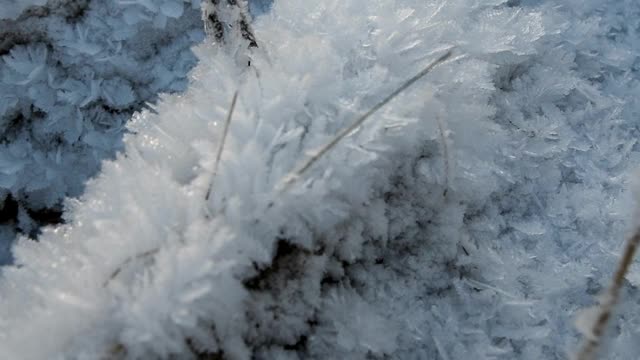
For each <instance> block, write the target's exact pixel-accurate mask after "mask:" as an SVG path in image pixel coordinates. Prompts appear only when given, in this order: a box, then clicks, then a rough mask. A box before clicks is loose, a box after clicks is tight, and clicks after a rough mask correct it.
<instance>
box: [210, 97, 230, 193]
mask: <svg viewBox="0 0 640 360" xmlns="http://www.w3.org/2000/svg"><path fill="white" fill-rule="evenodd" d="M237 100H238V92H237V91H236V92H235V93H234V94H233V99H231V106H230V107H229V112H228V113H227V119H226V120H225V122H224V128H223V129H222V138H221V139H220V144H219V145H218V151H217V153H216V160H215V162H214V163H213V173H212V175H211V181H210V183H209V188H208V189H207V194H206V195H205V197H204V199H205V200H209V197H211V191H212V189H213V182H214V181H215V179H216V175H217V174H218V166H219V165H220V159H222V152H223V151H224V145H225V143H226V141H227V135H228V134H229V124H231V118H232V117H233V111H234V110H235V109H236V101H237Z"/></svg>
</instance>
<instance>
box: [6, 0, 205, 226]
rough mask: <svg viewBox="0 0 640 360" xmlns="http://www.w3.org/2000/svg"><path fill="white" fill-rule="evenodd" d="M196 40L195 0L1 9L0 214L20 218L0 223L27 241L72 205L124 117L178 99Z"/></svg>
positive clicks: (74, 1) (73, 1) (117, 136)
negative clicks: (68, 200)
mask: <svg viewBox="0 0 640 360" xmlns="http://www.w3.org/2000/svg"><path fill="white" fill-rule="evenodd" d="M38 5H40V6H38ZM24 9H28V10H25V11H24V12H22V11H21V10H24ZM12 14H13V15H12ZM202 39H203V32H202V25H201V21H200V12H199V1H197V0H194V1H191V0H188V1H186V2H185V1H183V0H166V1H165V0H149V1H88V0H50V1H48V2H47V3H46V4H45V2H44V1H24V0H20V1H17V3H16V2H15V1H8V3H7V0H3V1H0V143H1V144H0V209H1V208H2V207H3V206H4V207H11V206H15V203H17V204H18V205H19V208H20V212H21V213H22V214H24V215H25V216H21V217H14V218H11V217H10V216H9V217H7V218H2V219H0V221H3V222H4V223H5V224H7V225H9V224H10V223H12V222H14V226H15V227H16V228H18V229H19V230H21V231H22V232H23V233H27V234H29V233H33V232H34V230H36V229H37V226H38V222H39V217H38V215H37V213H38V212H42V211H51V210H54V211H56V210H58V209H57V208H59V205H60V203H61V201H62V199H64V197H65V196H77V195H80V194H81V192H82V189H83V186H84V183H85V182H86V180H87V179H88V178H89V177H90V176H93V175H94V174H95V173H96V171H98V169H99V165H100V162H101V161H102V160H103V159H104V158H109V157H113V156H114V154H115V151H117V150H119V149H121V147H122V143H121V139H122V135H123V132H124V131H125V125H124V124H125V122H126V121H127V120H128V119H129V118H130V117H131V115H132V114H133V113H134V112H135V111H137V110H140V109H141V108H142V107H143V106H144V104H145V102H148V101H154V100H156V99H157V96H158V93H162V92H176V91H184V90H185V88H186V85H187V80H186V73H187V72H188V71H189V70H190V69H191V68H192V67H193V66H194V65H195V63H196V58H195V56H194V55H193V53H192V52H191V51H190V47H191V46H193V45H194V44H196V43H198V42H200V41H202ZM45 223H46V221H45Z"/></svg>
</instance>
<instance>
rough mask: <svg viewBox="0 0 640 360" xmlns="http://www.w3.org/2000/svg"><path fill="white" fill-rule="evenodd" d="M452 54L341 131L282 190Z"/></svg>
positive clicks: (412, 79)
mask: <svg viewBox="0 0 640 360" xmlns="http://www.w3.org/2000/svg"><path fill="white" fill-rule="evenodd" d="M452 54H453V49H449V50H448V51H447V52H446V53H445V54H444V55H442V56H440V57H439V58H438V59H436V60H434V61H433V62H432V63H430V64H429V65H428V66H427V67H426V68H424V69H423V70H422V71H420V72H419V73H418V74H416V75H415V76H413V77H412V78H411V79H409V80H407V81H406V82H404V83H403V84H402V85H401V86H400V87H399V88H397V89H396V90H395V91H393V92H392V93H391V94H389V95H388V96H387V97H386V98H384V99H383V100H382V101H380V102H379V103H377V104H376V105H374V106H373V107H372V108H371V109H369V111H367V112H366V113H364V114H362V115H361V116H360V117H359V118H357V119H356V120H355V121H354V122H353V123H352V124H351V125H349V126H348V127H347V128H345V129H343V130H342V131H340V132H339V133H338V134H337V135H336V136H335V137H334V138H333V139H332V140H331V141H329V142H328V143H327V144H325V145H324V146H322V148H320V150H318V152H317V153H315V154H314V155H313V156H311V157H309V159H307V161H305V162H304V164H302V166H300V168H298V170H296V171H294V172H293V173H291V174H289V175H288V176H287V177H286V178H285V183H284V187H283V188H282V190H283V191H284V190H286V188H287V187H288V186H290V185H291V184H292V183H294V182H295V181H296V180H297V179H298V178H300V177H301V176H302V175H303V174H304V173H305V172H306V171H307V170H309V169H310V168H311V167H312V166H313V165H314V164H315V163H316V162H317V161H318V160H320V159H321V158H322V157H323V156H324V155H325V154H326V153H327V152H329V151H330V150H331V149H332V148H333V147H334V146H336V145H337V144H338V143H339V142H340V141H342V139H344V138H345V137H346V136H347V135H349V134H350V133H351V132H352V131H353V130H355V129H356V128H358V127H359V126H360V125H362V123H364V122H365V121H366V120H367V119H368V118H369V117H371V115H373V114H374V113H375V112H377V111H378V110H380V109H381V108H382V107H384V106H385V105H387V104H388V103H389V102H390V101H391V100H393V99H394V98H396V97H397V96H398V95H400V94H401V93H402V92H404V91H405V90H407V88H409V87H410V86H411V85H413V84H414V83H415V82H416V81H418V80H420V79H421V78H422V77H424V76H425V75H427V74H428V73H429V72H431V70H433V68H434V67H436V66H437V65H439V64H441V63H443V62H444V61H445V60H447V59H448V58H450V57H451V55H452Z"/></svg>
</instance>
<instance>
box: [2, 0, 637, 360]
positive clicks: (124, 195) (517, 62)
mask: <svg viewBox="0 0 640 360" xmlns="http://www.w3.org/2000/svg"><path fill="white" fill-rule="evenodd" d="M6 2H7V1H6V0H2V1H0V6H4V3H6ZM141 3H142V2H141ZM152 3H153V4H155V2H147V4H152ZM165 3H166V4H169V3H171V2H170V1H165V2H164V3H163V4H160V5H162V6H160V5H159V7H157V9H161V8H165V9H172V8H171V7H170V6H169V7H168V8H167V7H166V6H167V5H164V4H165ZM127 4H128V3H127ZM158 4H159V3H158ZM171 4H173V3H171ZM122 6H125V5H122ZM126 6H129V5H126ZM131 6H134V5H131ZM135 6H138V7H140V5H135ZM163 6H165V7H163ZM151 8H152V6H151ZM145 9H147V10H144V11H152V10H149V7H146V8H145ZM254 9H255V8H254ZM166 11H169V10H166ZM260 11H261V12H264V14H263V15H261V16H259V17H257V18H256V20H255V22H254V23H253V28H254V31H255V35H256V37H257V39H258V41H259V47H258V48H257V49H252V50H250V51H248V52H247V53H246V54H247V55H248V56H250V57H251V67H250V68H245V67H244V66H242V65H239V64H244V63H241V62H238V61H237V60H238V59H242V55H243V53H245V51H246V50H245V49H246V44H244V43H239V44H228V45H226V46H223V47H220V46H217V45H213V44H210V43H209V42H208V41H205V43H203V44H202V45H199V46H198V47H197V54H198V58H199V62H198V65H197V66H196V68H195V69H194V70H193V72H192V73H191V74H190V75H189V78H190V83H189V86H188V89H187V90H186V92H184V93H182V94H180V95H167V96H163V97H162V99H161V101H160V102H159V103H158V105H157V106H155V107H154V111H150V110H144V111H143V112H142V113H139V114H137V115H135V116H134V117H133V119H132V120H131V121H130V122H129V123H128V125H127V127H128V130H129V131H128V134H127V135H126V136H125V137H124V140H123V145H122V147H123V149H124V150H123V152H122V153H121V154H120V155H118V156H117V157H116V159H115V160H113V161H109V162H107V163H105V164H104V166H103V170H102V171H101V172H100V174H99V175H98V176H97V177H96V178H95V179H94V180H91V181H90V182H89V184H88V185H87V190H86V191H85V193H84V195H82V196H81V197H80V198H79V199H78V200H68V201H67V202H66V213H65V215H64V217H65V219H66V220H67V223H66V224H63V225H59V226H57V227H50V228H47V229H45V230H44V232H43V234H42V235H41V236H40V241H39V242H38V243H36V242H34V241H32V240H28V239H26V238H21V239H19V241H18V242H17V244H16V246H15V247H14V255H15V264H14V265H13V266H8V267H5V269H4V272H3V277H2V278H1V279H0V293H1V294H2V296H1V297H0V319H1V321H0V353H2V354H6V356H7V357H8V358H21V359H22V358H23V359H42V358H54V359H55V358H64V359H67V358H78V359H95V358H99V357H103V356H111V357H113V358H131V359H134V358H145V359H148V358H154V357H159V358H167V357H169V356H171V355H173V356H177V357H181V358H188V357H200V358H205V357H206V356H212V355H215V356H220V357H222V358H229V359H236V358H237V359H244V358H250V357H251V355H253V356H254V357H255V358H258V359H263V358H264V359H278V358H281V359H296V358H319V359H325V358H402V359H445V360H446V359H466V358H469V356H470V355H472V356H473V357H474V358H478V359H564V358H567V357H568V354H570V353H571V352H572V351H573V350H574V349H575V347H576V343H577V340H578V334H577V332H576V331H575V330H574V328H573V321H574V318H575V316H576V312H577V310H578V309H580V308H583V307H586V306H588V305H590V304H592V303H593V301H594V295H596V294H598V292H599V291H600V290H601V287H602V284H604V283H606V281H607V279H608V278H609V275H610V273H611V272H612V270H613V265H614V263H615V261H616V258H617V256H618V255H619V251H620V249H621V246H622V243H623V240H624V237H625V234H626V233H627V231H628V230H629V227H630V226H631V223H632V222H633V220H634V219H632V215H633V208H634V204H633V203H632V200H631V199H630V198H631V196H630V191H629V190H628V189H629V179H631V176H632V174H633V173H634V171H635V170H636V169H637V168H638V165H639V164H638V163H639V160H640V158H639V156H638V155H639V154H640V152H639V150H640V147H639V146H640V145H638V141H637V138H638V133H639V129H638V113H639V110H640V108H639V105H638V102H637V101H636V99H637V98H638V95H640V94H639V90H640V88H639V87H638V84H639V83H638V80H639V79H638V71H639V69H638V67H639V66H640V62H638V50H640V42H639V41H638V40H637V39H638V35H639V32H640V24H639V23H638V22H639V21H640V20H638V19H640V5H639V4H637V3H636V2H634V1H624V0H619V1H610V2H606V3H605V2H602V1H558V2H555V1H551V0H550V1H501V0H491V1H489V0H487V1H476V2H470V1H463V0H449V1H427V2H425V1H418V0H415V1H413V0H375V1H372V0H348V1H347V0H344V1H326V2H321V3H318V4H311V3H310V2H308V1H305V0H276V2H275V3H274V4H273V6H272V7H271V9H269V8H268V7H267V8H264V10H260ZM116 13H117V12H116ZM161 13H162V12H161ZM169 13H170V14H175V13H174V12H169ZM145 14H146V13H145ZM4 16H5V17H10V16H13V15H10V14H9V15H4ZM158 16H160V15H158ZM181 19H182V17H177V20H176V23H180V24H183V23H184V24H187V23H189V24H190V22H189V21H186V20H181ZM167 29H168V28H167ZM136 31H141V32H140V33H139V34H138V33H136V34H138V35H137V36H144V35H142V34H143V29H137V30H136ZM165 31H167V30H165ZM194 31H197V30H194ZM104 36H105V38H106V39H108V33H105V34H104ZM193 39H195V37H194V38H193ZM105 41H106V40H105ZM185 44H186V43H185ZM125 45H126V43H125ZM451 46H455V49H454V55H453V58H452V59H450V60H449V61H447V62H446V63H444V64H441V65H440V66H438V67H437V68H435V69H434V70H433V71H432V72H431V73H430V74H428V75H427V77H426V78H424V79H422V80H421V81H419V82H418V83H416V84H415V85H414V86H413V87H411V88H410V89H409V90H407V91H406V92H404V93H403V94H401V95H400V96H399V97H398V98H396V99H394V100H393V101H392V102H391V103H389V104H388V105H387V106H385V107H384V108H382V109H381V110H380V112H378V113H377V114H376V115H374V116H373V117H372V118H370V119H369V120H368V121H367V122H366V123H365V124H364V125H363V126H362V127H360V128H359V129H358V130H357V131H355V132H354V133H352V134H351V135H350V136H348V137H347V138H346V139H345V140H344V141H342V142H341V143H340V144H339V145H338V146H337V147H335V148H334V149H333V150H332V151H331V152H330V153H329V154H328V155H327V156H325V157H324V158H323V159H322V160H321V161H319V162H318V163H316V164H315V165H314V166H313V167H312V168H311V169H310V170H309V171H308V172H305V173H303V174H302V175H301V176H300V177H298V178H296V179H295V180H294V181H293V182H292V183H290V184H289V185H288V186H283V184H286V182H283V181H285V180H284V179H286V178H287V175H288V174H290V172H291V171H292V170H293V169H296V168H297V166H299V164H300V163H301V162H303V161H304V160H305V159H306V158H307V155H306V154H307V153H308V152H309V151H311V150H313V149H317V148H319V146H321V145H322V144H324V143H326V142H327V141H329V140H331V139H332V137H333V136H334V135H335V134H336V133H337V132H338V131H339V130H340V129H342V128H344V127H345V126H347V125H348V124H350V123H351V121H352V120H353V119H354V118H355V117H356V116H357V115H358V114H361V113H363V112H365V111H367V110H368V109H370V108H371V107H372V106H373V105H374V104H375V103H377V102H378V101H379V100H381V99H383V98H384V97H385V96H386V95H387V94H389V93H390V92H392V91H393V90H394V89H395V88H396V87H397V86H399V85H400V84H401V83H402V82H403V81H404V80H406V79H408V78H409V77H411V76H413V75H414V74H415V73H417V72H419V71H420V70H421V69H423V68H424V67H425V66H426V65H427V64H428V63H429V62H431V61H433V60H434V59H435V58H437V57H439V56H440V55H442V54H443V53H444V52H446V50H447V49H449V48H450V47H451ZM36 49H37V48H36ZM176 49H183V50H180V51H178V52H177V54H187V55H184V56H191V55H190V54H191V53H190V52H189V50H187V48H186V46H183V45H181V46H178V47H176ZM132 51H133V52H132V54H134V53H135V48H134V49H133V50H132ZM176 51H177V50H176ZM7 56H9V55H5V57H3V60H4V61H5V62H4V63H3V65H2V66H3V67H2V70H1V71H4V72H7V71H9V70H6V69H7V68H8V67H9V65H8V64H11V63H12V62H11V61H9V62H8V63H7V60H6V59H7ZM14 58H15V56H14ZM31 58H32V57H31ZM31 58H30V59H31ZM10 60H11V59H10ZM86 61H87V64H89V65H86V66H92V65H90V64H92V62H91V61H93V60H91V61H90V60H89V59H87V60H86ZM163 61H164V60H163ZM167 61H169V60H167ZM148 62H149V63H150V64H154V60H152V59H149V60H148ZM16 63H17V60H15V61H13V64H16ZM169 63H171V62H170V61H169ZM19 68H21V69H22V67H19ZM183 68H185V69H186V67H183ZM33 71H35V70H33V69H32V70H31V71H28V72H26V77H27V79H29V78H30V77H29V76H30V75H29V74H31V73H32V72H33ZM133 71H137V70H135V69H134V70H133ZM146 75H147V76H151V77H153V76H154V75H150V74H146ZM175 76H176V79H180V78H181V76H184V74H182V75H181V74H178V73H177V72H176V75H175ZM3 79H5V80H4V81H6V79H7V77H6V76H5V77H3ZM12 79H13V78H12ZM43 81H44V80H43ZM46 83H47V84H48V82H46ZM54 83H55V82H54ZM43 84H44V83H43ZM16 86H18V85H16ZM20 86H22V85H20ZM43 86H44V85H43ZM132 88H133V89H134V90H135V89H137V87H135V86H133V87H132ZM99 89H103V88H102V87H99ZM175 90H179V89H175ZM237 90H239V92H240V95H239V100H238V106H237V107H236V110H235V112H234V114H233V121H232V122H231V126H230V129H229V135H228V138H227V140H226V145H225V149H224V150H225V151H224V153H223V155H222V161H221V163H220V167H219V168H218V171H217V173H216V176H215V178H212V177H213V176H212V172H213V168H214V166H215V165H214V164H215V163H216V160H215V159H216V154H217V153H216V151H217V150H216V149H217V148H218V145H219V144H220V141H221V135H222V131H221V129H222V128H223V122H224V119H225V117H226V116H227V111H228V109H229V106H230V105H229V104H230V102H231V98H232V96H233V93H234V92H235V91H237ZM25 91H27V92H26V93H27V94H28V90H25ZM100 91H105V90H100ZM103 94H104V93H103ZM25 96H26V95H25ZM154 96H155V94H154V95H149V99H153V97H154ZM36 98H37V97H36ZM102 99H103V101H106V100H105V99H106V98H104V96H103V98H102ZM145 99H146V98H145ZM19 101H26V102H27V103H28V101H27V100H23V98H19ZM29 101H32V102H33V101H36V100H33V99H32V100H29ZM96 101H97V100H96ZM141 101H142V100H141ZM69 106H71V105H69ZM74 109H75V108H74ZM132 111H133V109H132ZM27 125H28V124H26V125H24V126H23V128H24V129H25V130H24V131H25V132H26V133H28V134H31V133H32V132H29V131H28V129H29V128H28V126H27ZM62 130H63V132H64V131H66V130H65V129H62ZM121 133H122V132H121ZM29 136H32V135H29ZM114 138H117V136H116V135H114ZM25 142H26V143H29V142H28V141H27V140H25ZM5 143H7V142H5ZM60 156H61V158H64V155H60ZM104 156H107V155H104ZM5 163H6V164H5ZM5 163H3V166H5V168H6V167H8V166H9V165H11V164H14V163H13V162H11V161H9V160H6V161H5ZM35 163H36V162H34V164H35ZM34 166H35V165H34ZM9 168H10V169H12V168H13V167H9ZM3 169H4V168H3ZM16 176H17V175H16ZM85 177H86V176H85ZM52 179H55V177H53V178H52ZM21 181H22V182H21ZM25 181H26V180H24V179H22V180H17V181H16V182H15V184H21V183H22V184H26V182H25ZM212 183H213V185H212V187H211V189H212V192H211V194H212V195H211V196H210V197H209V198H208V199H207V196H206V194H207V190H208V189H209V188H210V184H212ZM12 186H13V185H12ZM21 186H23V187H24V186H26V185H21ZM14 187H16V188H19V186H18V185H15V186H14ZM12 189H14V188H9V187H7V191H13V190H12ZM56 196H61V195H59V194H58V195H56ZM11 231H12V229H11V227H10V225H7V226H5V227H3V228H2V233H0V237H1V236H6V237H10V236H11V235H10V234H11ZM4 234H7V235H4ZM639 270H640V269H634V271H632V273H631V274H630V276H629V277H628V283H627V284H626V287H625V294H624V299H625V300H624V303H623V304H622V306H621V307H620V311H619V319H617V322H616V325H615V326H614V327H613V328H612V329H611V336H610V338H611V341H610V343H609V344H608V346H607V355H606V356H605V358H607V359H634V358H636V357H637V355H636V354H638V353H640V349H639V347H640V344H638V342H637V340H636V339H637V338H638V336H639V335H640V334H639V332H640V331H639V329H640V315H639V314H638V313H637V311H635V309H637V307H638V305H639V303H640V301H639V299H640V293H639V291H638V286H639V285H640V272H639ZM33 339H39V340H38V346H37V347H34V346H31V345H32V343H33Z"/></svg>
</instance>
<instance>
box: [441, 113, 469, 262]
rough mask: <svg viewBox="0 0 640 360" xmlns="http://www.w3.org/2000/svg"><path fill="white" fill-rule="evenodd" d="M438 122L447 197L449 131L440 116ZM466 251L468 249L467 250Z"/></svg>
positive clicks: (445, 195) (445, 194) (443, 194)
mask: <svg viewBox="0 0 640 360" xmlns="http://www.w3.org/2000/svg"><path fill="white" fill-rule="evenodd" d="M436 122H437V123H438V131H439V132H440V141H441V142H442V157H443V161H444V191H443V192H442V196H443V197H445V198H446V197H447V193H448V192H449V172H450V171H451V170H450V165H449V145H448V144H447V133H446V130H445V127H444V123H443V122H442V119H441V118H440V116H436ZM465 251H466V250H465Z"/></svg>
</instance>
